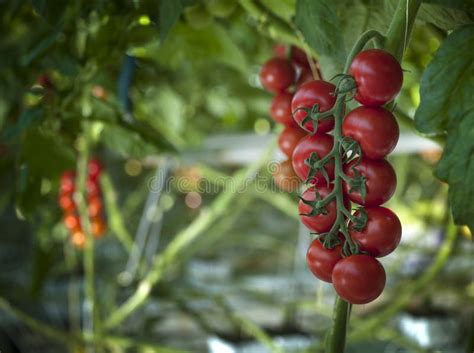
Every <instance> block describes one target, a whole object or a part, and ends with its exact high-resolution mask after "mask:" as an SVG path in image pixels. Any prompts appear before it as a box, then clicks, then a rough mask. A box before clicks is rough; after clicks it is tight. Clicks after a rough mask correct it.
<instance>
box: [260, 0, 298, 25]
mask: <svg viewBox="0 0 474 353" xmlns="http://www.w3.org/2000/svg"><path fill="white" fill-rule="evenodd" d="M260 2H261V3H262V5H263V6H265V7H266V8H267V9H268V10H270V11H271V12H273V13H274V14H275V15H277V16H278V17H280V18H282V19H284V20H286V21H288V22H289V21H290V20H291V19H292V18H293V16H294V15H295V3H296V1H295V0H261V1H260Z"/></svg>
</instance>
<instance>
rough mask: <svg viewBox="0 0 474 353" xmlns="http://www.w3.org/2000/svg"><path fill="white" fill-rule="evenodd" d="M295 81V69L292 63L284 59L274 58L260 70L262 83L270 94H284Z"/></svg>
mask: <svg viewBox="0 0 474 353" xmlns="http://www.w3.org/2000/svg"><path fill="white" fill-rule="evenodd" d="M294 81H295V69H294V68H293V65H291V63H290V62H288V61H287V60H285V59H282V58H273V59H270V60H268V61H267V62H266V63H265V64H263V66H262V68H261V70H260V82H261V83H262V86H263V87H264V88H265V89H266V90H267V91H270V92H276V93H279V92H283V91H284V90H286V89H287V88H288V87H290V86H291V85H292V84H293V83H294Z"/></svg>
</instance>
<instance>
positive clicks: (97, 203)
mask: <svg viewBox="0 0 474 353" xmlns="http://www.w3.org/2000/svg"><path fill="white" fill-rule="evenodd" d="M102 208H103V206H102V201H101V200H100V197H98V196H93V197H90V198H89V207H88V211H89V216H90V217H92V218H94V217H97V216H99V215H100V213H101V212H102Z"/></svg>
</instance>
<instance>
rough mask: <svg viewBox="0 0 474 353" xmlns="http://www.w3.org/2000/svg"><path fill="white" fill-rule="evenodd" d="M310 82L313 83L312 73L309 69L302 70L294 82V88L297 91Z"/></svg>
mask: <svg viewBox="0 0 474 353" xmlns="http://www.w3.org/2000/svg"><path fill="white" fill-rule="evenodd" d="M310 81H314V77H313V73H312V72H311V70H310V69H302V70H301V72H300V74H299V76H298V80H297V81H296V88H297V89H298V88H300V86H301V85H304V84H305V83H306V82H310Z"/></svg>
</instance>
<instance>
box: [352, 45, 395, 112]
mask: <svg viewBox="0 0 474 353" xmlns="http://www.w3.org/2000/svg"><path fill="white" fill-rule="evenodd" d="M349 73H350V74H351V75H352V76H354V79H355V81H356V84H357V93H356V95H355V97H354V98H355V99H356V100H357V101H358V102H359V103H361V104H363V105H367V106H380V105H384V104H387V103H388V102H390V101H392V100H393V99H394V98H395V96H396V95H397V94H398V92H400V89H401V88H402V83H403V71H402V68H401V66H400V63H399V62H398V61H397V59H395V57H394V56H392V55H391V54H389V53H387V52H386V51H384V50H381V49H368V50H364V51H363V52H360V53H359V54H357V55H356V57H355V58H354V60H353V61H352V63H351V66H350V68H349Z"/></svg>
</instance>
